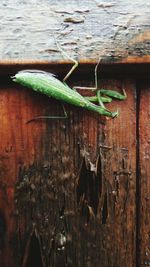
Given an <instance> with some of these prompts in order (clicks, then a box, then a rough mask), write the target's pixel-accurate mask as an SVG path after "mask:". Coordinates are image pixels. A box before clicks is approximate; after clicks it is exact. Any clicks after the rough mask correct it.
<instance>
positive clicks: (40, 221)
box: [0, 75, 136, 267]
mask: <svg viewBox="0 0 150 267" xmlns="http://www.w3.org/2000/svg"><path fill="white" fill-rule="evenodd" d="M87 76H88V75H87ZM75 83H76V84H81V85H83V84H84V85H92V83H89V82H87V81H86V80H83V77H78V80H77V81H76V82H74V81H72V84H75ZM99 83H100V85H101V86H104V87H106V88H114V89H116V90H121V88H122V87H124V88H125V89H126V91H127V94H128V99H127V100H126V101H125V102H119V101H115V102H114V104H111V105H109V107H110V109H112V110H115V109H116V107H117V108H118V109H119V111H120V116H119V117H118V118H116V119H114V120H112V119H106V118H105V117H102V116H99V115H98V114H95V113H92V112H89V111H86V110H84V109H79V108H76V107H72V106H70V105H66V109H67V111H68V119H66V120H61V119H59V120H44V121H35V122H32V123H30V124H27V123H26V122H27V121H28V120H29V119H31V118H33V117H34V116H37V115H50V114H51V115H52V114H53V115H58V114H62V106H61V104H60V102H58V101H55V100H53V99H48V98H47V97H46V96H42V95H40V94H37V93H35V92H32V91H31V90H29V89H26V88H22V87H21V86H18V85H15V84H12V83H8V82H7V79H5V80H4V81H3V82H1V84H0V110H1V113H0V140H1V144H0V179H1V183H0V231H1V233H0V236H1V239H0V240H1V242H0V252H1V253H0V266H3V267H20V266H21V267H32V266H37V267H38V266H39V267H48V266H53V267H58V266H62V267H63V266H70V267H71V266H73V267H83V266H84V267H85V266H86V267H88V266H89V267H93V266H94V267H102V266H103V267H108V266H109V267H113V266H115V267H120V266H123V267H126V266H135V261H136V258H135V255H136V244H135V241H136V206H135V202H136V201H135V193H136V105H135V84H134V82H133V81H132V80H127V79H124V80H121V79H119V78H118V79H105V80H100V81H99ZM83 93H84V94H85V92H83Z"/></svg>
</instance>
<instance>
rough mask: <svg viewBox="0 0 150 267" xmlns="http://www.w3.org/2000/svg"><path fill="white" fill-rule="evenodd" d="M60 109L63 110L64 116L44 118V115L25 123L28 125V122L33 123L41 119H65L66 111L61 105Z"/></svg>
mask: <svg viewBox="0 0 150 267" xmlns="http://www.w3.org/2000/svg"><path fill="white" fill-rule="evenodd" d="M62 108H63V112H64V116H46V115H45V116H37V117H34V118H33V119H31V120H29V121H27V122H26V123H30V122H33V121H36V120H43V119H67V118H68V114H67V111H66V109H65V107H64V105H63V104H62Z"/></svg>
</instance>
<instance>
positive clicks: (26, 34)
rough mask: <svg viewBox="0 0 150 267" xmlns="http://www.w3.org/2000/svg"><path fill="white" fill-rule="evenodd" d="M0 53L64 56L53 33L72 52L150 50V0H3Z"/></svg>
mask: <svg viewBox="0 0 150 267" xmlns="http://www.w3.org/2000/svg"><path fill="white" fill-rule="evenodd" d="M0 17H1V40H2V42H1V44H0V58H1V59H18V60H19V59H27V60H30V59H34V60H49V61H54V62H58V61H60V60H61V59H62V56H61V55H60V53H59V51H58V49H57V47H56V44H55V41H54V36H56V37H58V40H59V42H60V43H61V45H62V47H63V48H64V49H65V50H66V51H67V52H68V53H69V55H70V56H73V57H78V58H79V60H80V61H81V62H83V60H89V58H90V59H92V60H93V61H97V58H99V56H101V57H109V58H110V60H113V57H115V58H124V57H128V56H131V55H132V56H143V55H149V40H150V14H149V3H148V2H146V3H144V4H143V1H142V0H134V1H132V3H131V1H129V0H127V1H125V2H124V1H121V0H116V1H112V0H110V1H100V0H96V1H92V0H90V1H89V0H85V1H76V0H71V1H67V0H61V1H60V0H55V1H54V0H49V1H47V0H43V1H42V3H41V4H40V5H39V3H38V1H37V0H34V1H33V0H28V2H27V1H21V3H20V0H14V1H7V3H2V5H1V9H0Z"/></svg>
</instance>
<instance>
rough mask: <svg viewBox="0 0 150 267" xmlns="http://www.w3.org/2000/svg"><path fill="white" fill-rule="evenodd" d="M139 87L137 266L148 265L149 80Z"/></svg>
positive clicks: (149, 207) (149, 250) (149, 220)
mask: <svg viewBox="0 0 150 267" xmlns="http://www.w3.org/2000/svg"><path fill="white" fill-rule="evenodd" d="M139 89H140V98H139V166H138V174H139V175H138V177H137V178H138V186H139V190H138V191H139V197H138V199H137V205H138V207H137V208H138V212H139V217H138V228H139V233H138V254H139V255H140V259H139V266H150V224H149V222H150V81H149V80H147V81H144V80H142V81H141V82H140V86H139Z"/></svg>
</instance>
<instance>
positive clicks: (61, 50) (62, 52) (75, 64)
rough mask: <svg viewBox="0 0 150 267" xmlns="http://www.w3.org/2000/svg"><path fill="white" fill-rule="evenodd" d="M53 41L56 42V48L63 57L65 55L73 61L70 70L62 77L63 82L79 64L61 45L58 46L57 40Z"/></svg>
mask: <svg viewBox="0 0 150 267" xmlns="http://www.w3.org/2000/svg"><path fill="white" fill-rule="evenodd" d="M55 42H56V45H57V48H58V50H59V51H60V52H61V54H62V55H63V56H64V57H66V58H68V59H69V60H71V61H72V62H73V63H74V65H73V66H72V68H71V70H70V71H69V72H68V73H67V75H66V76H65V77H64V78H63V82H65V81H66V80H67V79H68V78H69V76H70V75H71V74H72V73H73V71H74V70H75V69H76V68H77V67H78V65H79V63H78V61H77V60H75V59H74V58H71V57H70V56H69V55H68V54H67V53H66V52H65V51H64V50H63V49H62V48H61V47H60V45H59V44H58V42H57V40H56V39H55Z"/></svg>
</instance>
